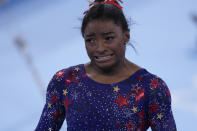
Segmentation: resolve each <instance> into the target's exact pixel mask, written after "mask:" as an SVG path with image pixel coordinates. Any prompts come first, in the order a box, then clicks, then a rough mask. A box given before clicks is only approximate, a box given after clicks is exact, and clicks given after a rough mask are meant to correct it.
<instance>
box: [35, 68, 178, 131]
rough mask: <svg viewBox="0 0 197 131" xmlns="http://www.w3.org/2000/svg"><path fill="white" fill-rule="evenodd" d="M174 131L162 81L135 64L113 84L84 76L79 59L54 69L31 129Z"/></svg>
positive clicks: (167, 98)
mask: <svg viewBox="0 0 197 131" xmlns="http://www.w3.org/2000/svg"><path fill="white" fill-rule="evenodd" d="M65 119H66V122H67V130H68V131H103V130H104V131H146V130H147V129H148V128H149V127H151V128H152V130H153V131H176V125H175V121H174V118H173V114H172V111H171V96H170V91H169V89H168V87H167V85H166V84H165V82H164V81H163V80H162V79H161V78H159V77H157V76H156V75H153V74H151V73H149V72H148V71H147V70H146V69H143V68H142V69H140V70H138V71H137V72H135V73H134V74H133V75H131V76H130V77H129V78H127V79H125V80H123V81H120V82H118V83H114V84H102V83H98V82H96V81H94V80H92V79H91V78H89V77H88V76H87V75H86V73H85V69H84V65H83V64H80V65H77V66H73V67H70V68H67V69H63V70H60V71H58V72H57V73H56V74H55V75H54V77H53V78H52V80H51V81H50V83H49V85H48V88H47V97H46V104H45V106H44V109H43V112H42V115H41V118H40V121H39V123H38V125H37V127H36V129H35V130H36V131H58V130H59V129H60V128H61V126H62V123H63V121H64V120H65Z"/></svg>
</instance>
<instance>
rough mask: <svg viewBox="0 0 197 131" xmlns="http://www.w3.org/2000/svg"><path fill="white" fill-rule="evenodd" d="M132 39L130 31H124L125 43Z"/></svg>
mask: <svg viewBox="0 0 197 131" xmlns="http://www.w3.org/2000/svg"><path fill="white" fill-rule="evenodd" d="M129 40H130V31H125V32H124V43H128V42H129Z"/></svg>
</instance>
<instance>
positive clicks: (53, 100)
mask: <svg viewBox="0 0 197 131" xmlns="http://www.w3.org/2000/svg"><path fill="white" fill-rule="evenodd" d="M51 98H52V102H55V103H58V102H59V100H58V99H57V97H56V95H55V94H54V95H52V97H51Z"/></svg>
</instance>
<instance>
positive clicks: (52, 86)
mask: <svg viewBox="0 0 197 131" xmlns="http://www.w3.org/2000/svg"><path fill="white" fill-rule="evenodd" d="M63 75H64V71H59V72H57V73H56V74H55V75H54V76H53V78H52V79H51V81H50V82H49V85H48V87H47V94H46V104H45V106H44V109H43V111H42V115H41V117H40V121H39V123H38V125H37V127H36V129H35V131H57V130H59V129H60V128H61V126H62V123H63V121H64V119H65V109H64V106H63V104H62V102H61V93H62V92H61V85H62V81H63Z"/></svg>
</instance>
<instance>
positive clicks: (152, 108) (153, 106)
mask: <svg viewBox="0 0 197 131" xmlns="http://www.w3.org/2000/svg"><path fill="white" fill-rule="evenodd" d="M159 107H160V106H159V105H157V104H155V102H154V103H153V105H152V106H151V107H150V109H149V110H150V112H152V111H154V112H157V109H158V108H159Z"/></svg>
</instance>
